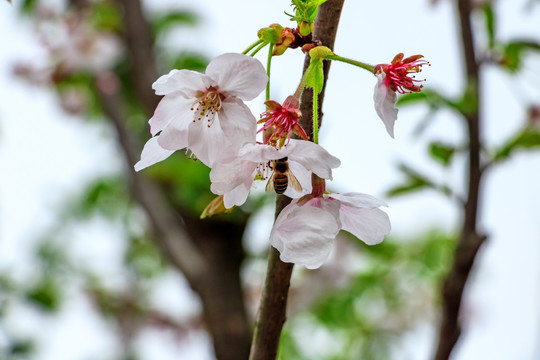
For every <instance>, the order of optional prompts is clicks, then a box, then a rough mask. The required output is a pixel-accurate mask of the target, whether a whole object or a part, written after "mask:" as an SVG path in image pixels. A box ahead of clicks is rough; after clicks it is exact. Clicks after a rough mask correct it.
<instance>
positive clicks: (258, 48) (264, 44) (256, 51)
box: [249, 40, 268, 56]
mask: <svg viewBox="0 0 540 360" xmlns="http://www.w3.org/2000/svg"><path fill="white" fill-rule="evenodd" d="M267 44H268V43H265V42H264V41H262V40H261V43H260V45H259V46H257V47H256V48H255V50H253V51H252V52H251V54H249V56H255V54H257V53H258V52H259V51H260V50H261V49H262V48H263V47H265V46H266V45H267Z"/></svg>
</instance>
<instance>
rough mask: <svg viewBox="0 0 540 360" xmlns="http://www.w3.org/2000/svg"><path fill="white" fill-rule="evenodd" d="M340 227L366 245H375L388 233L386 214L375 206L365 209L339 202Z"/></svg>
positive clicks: (388, 220) (388, 223) (388, 226)
mask: <svg viewBox="0 0 540 360" xmlns="http://www.w3.org/2000/svg"><path fill="white" fill-rule="evenodd" d="M339 218H340V219H341V228H342V229H343V230H346V231H348V232H350V233H351V234H353V235H354V236H356V237H357V238H359V239H360V240H362V241H363V242H365V243H366V244H368V245H375V244H378V243H380V242H382V241H383V240H384V236H385V235H388V234H389V233H390V228H391V226H390V219H389V218H388V215H387V214H386V213H385V212H384V211H382V210H379V209H377V208H374V209H366V208H362V207H355V206H351V205H348V204H345V203H341V208H340V212H339Z"/></svg>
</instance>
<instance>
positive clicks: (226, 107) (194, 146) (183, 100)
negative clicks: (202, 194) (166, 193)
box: [135, 53, 268, 170]
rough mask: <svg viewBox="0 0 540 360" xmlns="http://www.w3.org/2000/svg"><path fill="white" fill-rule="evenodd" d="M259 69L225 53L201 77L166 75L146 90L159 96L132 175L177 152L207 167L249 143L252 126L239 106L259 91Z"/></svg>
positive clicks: (254, 62)
mask: <svg viewBox="0 0 540 360" xmlns="http://www.w3.org/2000/svg"><path fill="white" fill-rule="evenodd" d="M267 81H268V76H267V75H266V71H265V70H264V67H263V66H262V64H261V63H260V62H259V61H258V60H256V59H254V58H252V57H249V56H247V55H242V54H234V53H228V54H223V55H220V56H218V57H216V58H215V59H213V60H212V61H211V62H210V63H209V64H208V67H207V68H206V73H205V74H201V73H198V72H195V71H190V70H172V71H171V72H170V73H169V74H167V75H164V76H162V77H160V78H159V79H158V80H157V81H156V82H155V83H154V84H153V85H152V88H153V89H154V90H155V91H156V94H157V95H164V97H163V99H161V101H160V103H159V105H158V106H157V108H156V111H155V113H154V116H153V117H152V118H151V119H150V121H149V122H150V132H151V133H152V136H153V138H151V139H150V140H149V141H148V143H147V144H146V146H145V147H144V149H143V152H142V155H141V161H139V162H138V163H137V164H136V165H135V169H136V170H141V169H143V168H145V167H147V166H150V165H152V164H155V163H156V162H158V161H161V160H163V159H165V158H167V157H168V156H169V155H170V154H172V153H173V152H174V151H176V150H179V149H186V151H187V150H190V151H191V152H192V153H193V155H194V156H195V157H196V158H197V159H199V160H200V161H201V162H202V163H204V164H205V165H207V166H212V164H213V163H214V161H216V160H218V159H223V158H225V157H230V156H232V155H233V154H235V153H236V152H237V151H238V149H239V148H240V147H241V146H242V145H243V144H245V143H249V142H254V141H255V137H256V131H257V120H256V119H255V117H254V116H253V114H252V113H251V111H250V110H249V108H248V107H247V106H246V105H245V104H244V101H248V100H253V99H254V98H255V97H256V96H257V95H259V93H260V92H261V91H262V90H263V89H264V88H265V86H266V83H267Z"/></svg>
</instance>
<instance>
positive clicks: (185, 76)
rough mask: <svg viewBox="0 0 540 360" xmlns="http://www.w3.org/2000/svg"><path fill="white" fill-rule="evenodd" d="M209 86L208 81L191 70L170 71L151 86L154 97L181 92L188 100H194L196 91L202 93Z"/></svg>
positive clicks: (205, 77)
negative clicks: (154, 92)
mask: <svg viewBox="0 0 540 360" xmlns="http://www.w3.org/2000/svg"><path fill="white" fill-rule="evenodd" d="M210 85H211V83H210V79H209V78H208V77H207V76H206V75H204V74H201V73H198V72H195V71H191V70H177V69H174V70H171V72H169V73H168V74H167V75H163V76H161V77H160V78H159V79H157V80H156V82H154V83H153V84H152V89H154V90H155V91H156V95H168V94H172V93H174V92H177V91H179V92H181V93H182V94H184V95H185V96H187V97H189V98H195V96H196V94H197V92H198V91H204V90H206V89H207V88H208V87H209V86H210Z"/></svg>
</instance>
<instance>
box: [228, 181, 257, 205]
mask: <svg viewBox="0 0 540 360" xmlns="http://www.w3.org/2000/svg"><path fill="white" fill-rule="evenodd" d="M250 189H251V186H248V187H246V186H245V185H244V184H240V185H239V186H237V187H235V188H234V189H233V190H231V191H229V192H227V193H225V194H224V195H223V203H224V205H225V208H226V209H230V208H232V207H233V206H240V205H242V204H243V203H245V202H246V200H247V197H248V195H249V190H250Z"/></svg>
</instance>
